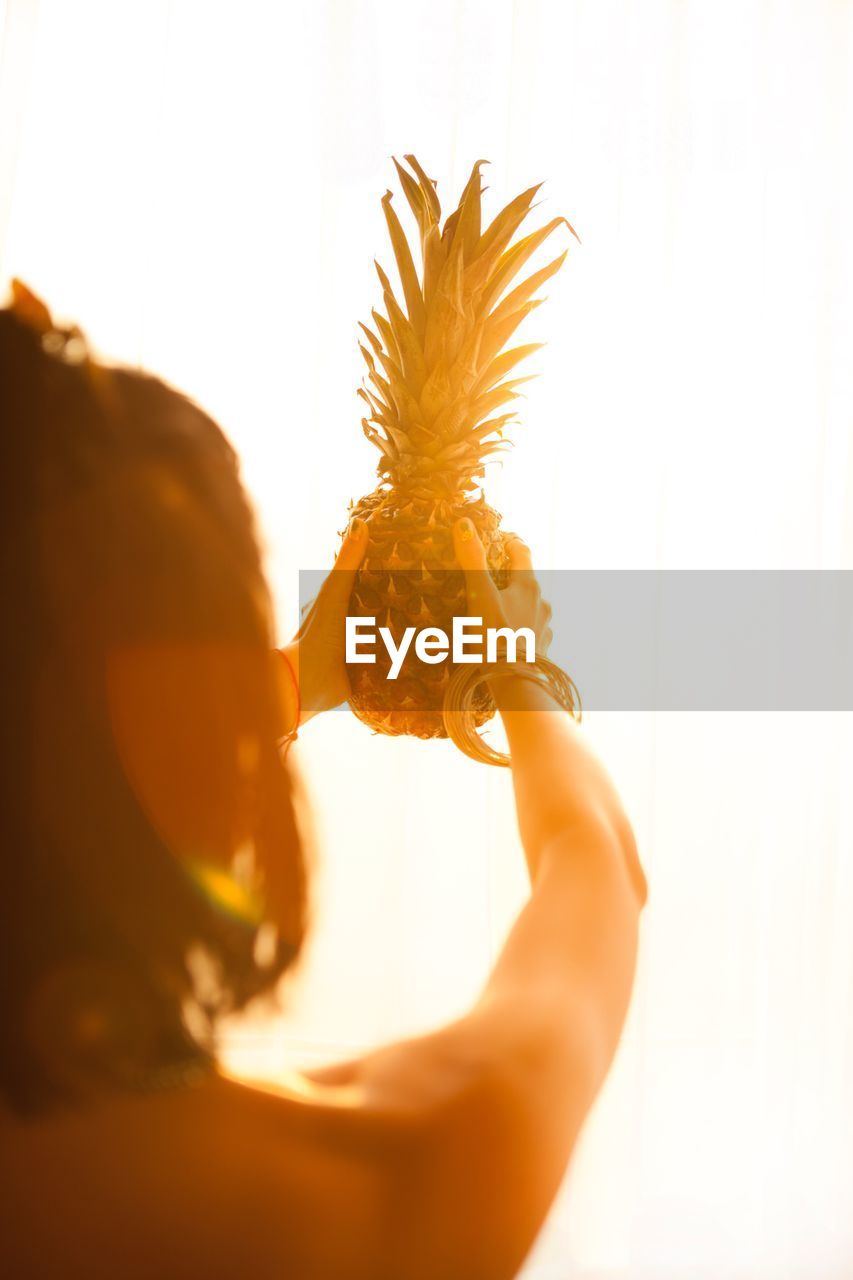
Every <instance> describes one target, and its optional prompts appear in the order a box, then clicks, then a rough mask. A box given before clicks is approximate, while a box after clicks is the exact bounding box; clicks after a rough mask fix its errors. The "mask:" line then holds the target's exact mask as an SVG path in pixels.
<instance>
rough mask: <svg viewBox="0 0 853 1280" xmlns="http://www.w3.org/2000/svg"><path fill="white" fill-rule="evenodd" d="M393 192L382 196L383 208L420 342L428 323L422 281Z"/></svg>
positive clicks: (409, 312)
mask: <svg viewBox="0 0 853 1280" xmlns="http://www.w3.org/2000/svg"><path fill="white" fill-rule="evenodd" d="M391 199H392V192H390V191H386V192H385V195H384V196H383V197H382V209H383V211H384V213H385V221H386V223H387V225H388V234H389V236H390V237H391V247H392V248H393V250H394V257H395V259H396V262H397V270H398V271H399V273H400V283H401V284H402V286H403V297H404V298H405V299H406V311H407V313H408V319H409V323H410V324H411V326H412V329H413V330H414V332H415V335H416V337H417V339H418V343H419V344H421V343H422V342H423V337H424V326H425V323H426V320H425V316H424V299H423V294H422V293H421V282H420V280H419V279H418V273H417V271H416V270H415V264H414V261H413V260H412V251H411V249H410V248H409V242H408V240H407V239H406V237H405V236H404V234H403V228H402V227H401V226H400V220H399V218H398V217H397V214H396V213H395V211H394V209H393V208H392V206H391Z"/></svg>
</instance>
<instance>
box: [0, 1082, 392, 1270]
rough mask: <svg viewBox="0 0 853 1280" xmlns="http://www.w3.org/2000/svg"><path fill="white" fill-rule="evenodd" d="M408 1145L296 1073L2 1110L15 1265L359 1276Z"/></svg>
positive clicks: (9, 1252) (3, 1212) (5, 1219)
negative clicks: (257, 1084)
mask: <svg viewBox="0 0 853 1280" xmlns="http://www.w3.org/2000/svg"><path fill="white" fill-rule="evenodd" d="M404 1141H405V1140H404V1138H403V1137H402V1133H401V1130H400V1129H399V1127H398V1128H396V1129H395V1126H394V1125H393V1124H391V1125H389V1124H388V1122H387V1121H378V1120H377V1118H376V1117H371V1116H370V1115H369V1114H367V1113H365V1112H364V1111H363V1110H362V1109H360V1108H358V1107H352V1106H349V1105H348V1102H347V1097H346V1093H345V1091H343V1090H340V1089H334V1088H331V1089H330V1088H324V1089H312V1088H311V1087H310V1086H308V1085H307V1083H306V1085H305V1088H304V1090H302V1091H301V1090H300V1088H299V1087H298V1085H297V1084H296V1082H294V1083H293V1085H292V1086H284V1087H282V1088H275V1089H273V1088H270V1089H257V1088H251V1087H248V1086H245V1085H242V1084H240V1083H238V1082H236V1081H230V1080H227V1079H224V1078H221V1077H215V1078H213V1079H211V1080H210V1081H208V1082H207V1083H205V1084H203V1085H201V1086H199V1087H197V1088H195V1089H189V1090H186V1091H175V1092H173V1093H160V1094H155V1095H150V1096H145V1097H123V1098H112V1099H108V1100H105V1101H103V1102H102V1103H99V1104H98V1105H97V1106H95V1107H91V1108H88V1109H85V1110H77V1111H66V1112H63V1113H58V1114H56V1115H53V1116H49V1117H46V1118H44V1119H39V1120H35V1121H28V1122H24V1121H20V1120H18V1119H16V1118H15V1117H13V1116H11V1115H10V1114H9V1113H7V1112H2V1111H0V1181H2V1185H3V1188H4V1191H3V1196H2V1197H0V1239H2V1240H3V1242H4V1243H3V1246H2V1255H3V1257H4V1267H3V1270H4V1271H5V1272H6V1274H14V1275H15V1276H16V1277H20V1278H21V1280H24V1277H26V1276H30V1275H32V1276H44V1275H54V1274H56V1275H59V1274H62V1275H63V1276H65V1277H68V1280H73V1278H74V1277H76V1276H78V1275H79V1276H81V1277H82V1276H86V1277H87V1280H88V1277H91V1275H92V1267H93V1264H94V1263H96V1262H97V1263H98V1266H99V1267H100V1268H102V1269H103V1272H104V1274H107V1273H110V1274H118V1275H122V1276H124V1277H126V1278H127V1280H133V1278H134V1277H136V1276H146V1277H150V1276H152V1275H172V1274H174V1275H181V1276H182V1277H187V1280H190V1278H191V1277H194V1276H196V1275H198V1276H204V1277H206V1278H209V1277H216V1276H219V1275H223V1276H225V1275H227V1276H229V1277H233V1276H235V1275H239V1276H241V1277H245V1280H251V1277H253V1276H267V1275H273V1274H292V1275H299V1276H300V1277H301V1278H304V1280H310V1277H313V1276H318V1277H319V1276H329V1275H335V1276H340V1277H342V1278H346V1280H349V1278H350V1277H351V1278H352V1280H361V1277H362V1275H363V1274H366V1273H365V1272H364V1271H363V1270H359V1267H364V1265H370V1263H371V1260H372V1262H373V1263H374V1264H375V1262H376V1260H377V1259H378V1258H379V1254H380V1252H381V1243H382V1239H383V1236H384V1234H385V1230H386V1227H387V1219H388V1216H389V1215H392V1214H393V1206H392V1205H391V1204H390V1193H391V1189H392V1187H393V1181H394V1180H393V1179H390V1178H389V1177H388V1169H389V1166H390V1165H392V1164H393V1150H394V1145H395V1143H396V1142H404ZM377 1148H381V1149H382V1150H383V1152H384V1155H385V1157H387V1158H383V1159H376V1158H375V1157H376V1153H377ZM371 1153H372V1156H373V1158H371ZM9 1264H13V1265H11V1266H10V1265H9ZM371 1280H378V1277H377V1275H376V1272H375V1271H374V1272H373V1274H372V1275H371Z"/></svg>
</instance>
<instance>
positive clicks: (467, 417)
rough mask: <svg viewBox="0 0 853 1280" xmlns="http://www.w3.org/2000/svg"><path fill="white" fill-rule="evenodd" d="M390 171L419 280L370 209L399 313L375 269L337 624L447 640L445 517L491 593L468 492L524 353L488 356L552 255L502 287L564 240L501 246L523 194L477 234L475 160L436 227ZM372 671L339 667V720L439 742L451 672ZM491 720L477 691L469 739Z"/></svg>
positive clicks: (462, 603)
mask: <svg viewBox="0 0 853 1280" xmlns="http://www.w3.org/2000/svg"><path fill="white" fill-rule="evenodd" d="M405 159H406V161H407V162H408V165H409V169H410V170H411V172H409V171H408V170H406V169H405V168H403V166H402V165H400V164H399V163H398V162H397V161H396V160H395V161H394V163H395V165H396V168H397V173H398V175H399V177H400V182H401V184H402V187H403V192H404V194H405V197H406V199H407V201H408V203H409V206H410V208H411V210H412V213H413V214H414V216H415V220H416V222H417V226H418V230H419V234H420V244H421V262H422V269H421V272H420V275H419V274H418V272H417V270H416V268H415V265H414V259H413V257H412V253H411V249H410V247H409V244H408V241H407V239H406V236H405V234H404V232H403V229H402V227H401V225H400V222H399V220H398V218H397V215H396V213H395V211H394V209H393V207H392V203H391V201H392V193H391V192H390V191H389V192H386V194H385V196H384V198H383V200H382V207H383V210H384V213H385V218H386V222H387V224H388V231H389V235H390V238H391V244H392V248H393V251H394V257H395V260H396V263H397V269H398V273H399V277H400V283H401V286H402V298H403V301H404V304H405V305H404V306H403V305H401V303H400V302H398V300H397V298H396V297H395V296H394V292H393V289H392V286H391V283H390V281H389V279H388V276H387V275H386V274H385V272H384V270H383V269H382V267H381V266H379V264H378V263H377V264H376V269H377V273H378V275H379V280H380V284H381V286H382V291H383V301H384V306H385V314H384V315H383V314H382V313H381V312H379V311H376V310H374V311H373V313H372V315H373V322H374V327H373V328H370V327H368V326H367V325H362V326H361V328H362V330H363V332H364V334H365V337H366V339H367V344H368V345H366V346H365V345H362V346H361V351H362V354H363V356H364V359H365V363H366V365H367V371H368V373H367V382H366V383H365V384H364V385H363V386H362V388H361V389H360V390H359V395H360V396H361V398H362V400H363V401H364V403H365V405H366V406H367V408H368V411H369V412H368V414H367V416H366V417H365V418H363V419H362V427H363V430H364V433H365V435H366V436H367V438H368V439H369V440H370V441H371V443H372V444H374V445H375V446H376V447H377V448H378V449H379V452H380V460H379V463H378V466H377V472H378V474H379V477H380V484H379V486H378V487H377V488H376V489H375V490H374V491H373V492H372V493H370V494H368V495H367V496H366V497H364V498H361V499H360V500H359V501H358V502H356V503H354V504H353V505H352V506H351V508H350V516H351V517H354V516H358V517H360V518H361V519H362V520H364V521H365V522H366V523H367V527H368V533H369V539H368V546H367V551H366V555H365V559H364V561H363V563H362V567H361V569H360V570H359V572H358V574H357V575H356V580H355V585H354V588H353V593H352V599H351V603H350V613H351V614H353V615H361V616H365V617H375V618H376V619H377V624H378V625H380V626H389V627H391V630H392V632H393V633H394V636H395V639H396V640H398V639H399V637H400V635H401V634H402V632H403V630H404V629H405V627H407V626H414V627H416V628H418V629H421V628H424V627H439V628H441V629H442V630H444V631H447V632H449V631H450V630H451V629H452V620H453V617H454V616H456V615H459V614H466V613H467V603H466V597H465V582H464V578H463V576H462V573H461V570H460V569H459V567H458V564H457V562H456V557H455V554H454V550H453V534H452V529H453V524H454V522H455V521H456V520H458V519H459V518H460V517H461V516H463V515H464V516H467V517H468V518H469V519H470V520H471V521H472V523H473V524H474V527H475V528H476V530H477V532H478V534H479V536H480V539H481V541H482V543H483V546H484V548H485V551H486V557H487V562H488V565H489V569H490V571H491V573H492V577H493V578H494V579H495V581H496V583H497V585H498V586H499V587H500V586H503V585H504V583H505V579H506V563H507V556H506V549H505V543H506V535H505V534H503V533H502V532H501V529H500V516H499V515H498V513H497V512H496V511H494V510H493V509H492V508H491V507H489V506H488V505H487V503H486V502H485V499H484V498H483V496H482V492H481V482H482V479H483V475H484V464H485V462H486V460H487V459H488V458H489V457H491V456H493V455H494V454H496V453H498V452H499V451H500V450H502V449H503V448H504V447H505V444H506V442H505V441H504V439H503V434H504V430H505V428H506V426H507V424H508V423H509V422H510V421H511V420H512V419H513V417H514V414H513V413H512V412H511V411H510V412H498V411H499V410H501V409H504V408H505V406H507V405H511V404H512V403H513V402H514V401H516V400H517V399H518V398H519V392H518V387H519V385H520V383H522V382H524V381H526V379H524V378H510V377H509V375H510V374H511V373H512V372H513V370H514V369H515V368H516V366H517V365H518V364H519V363H520V362H521V361H522V360H523V359H524V358H525V357H526V356H527V355H530V354H532V353H533V352H534V351H536V350H538V345H539V344H527V345H522V346H517V347H514V348H512V349H511V350H509V351H505V350H504V347H505V346H506V343H507V342H508V341H509V339H510V337H511V336H512V334H513V333H514V332H515V330H516V328H517V327H518V325H519V324H520V323H521V322H522V321H523V320H524V319H525V317H526V316H527V315H528V314H529V313H530V311H531V310H533V308H534V307H536V306H538V305H539V301H541V299H536V298H533V294H534V293H535V292H536V291H537V289H538V288H539V286H540V285H541V284H544V282H545V281H546V280H547V279H549V278H550V277H551V276H552V275H554V274H555V273H556V272H557V271H558V270H559V268H560V267H561V266H562V263H563V260H564V259H565V256H566V254H565V252H564V253H562V254H561V255H560V256H559V257H558V258H555V259H554V260H553V261H552V262H550V263H548V264H547V266H545V267H543V268H541V269H540V270H538V271H535V272H533V273H532V274H531V275H530V276H529V277H528V278H527V279H526V280H524V281H523V282H522V283H521V284H519V285H516V286H515V287H513V288H512V289H511V290H510V291H509V292H507V289H508V288H509V286H510V284H511V282H512V280H513V279H514V277H515V276H516V275H517V273H518V272H519V271H520V270H521V268H522V267H523V266H524V264H525V263H526V262H527V260H528V259H529V258H530V257H531V255H532V254H533V253H534V252H535V251H536V249H538V248H539V246H540V245H541V244H542V243H544V241H545V240H546V239H547V238H548V236H549V235H550V234H551V232H552V231H554V230H555V229H556V228H557V227H558V226H560V225H565V226H566V227H567V228H568V229H569V231H571V233H572V234H573V235H574V234H575V232H574V230H573V228H572V227H571V225H570V224H569V223H568V222H567V221H566V219H565V218H554V219H552V220H551V221H550V222H549V223H547V224H546V225H545V226H544V227H542V228H540V229H539V230H538V231H534V232H533V233H532V234H530V235H527V236H525V237H524V238H523V239H521V240H518V241H517V242H515V243H513V238H514V236H515V233H516V231H517V230H518V228H519V226H520V225H521V223H522V222H523V220H524V218H525V217H526V215H527V214H528V213H529V211H530V208H531V205H532V202H533V199H534V197H535V195H536V193H537V191H538V190H539V188H538V187H531V188H529V189H528V190H527V191H525V192H522V194H521V195H520V196H517V197H516V198H515V199H514V200H512V201H510V203H509V204H508V205H507V206H506V208H505V209H503V210H502V211H501V212H500V213H499V214H498V215H497V217H496V218H495V219H494V221H493V222H492V223H491V224H490V225H489V226H488V227H487V228H485V230H482V229H481V219H480V213H481V209H480V196H481V180H480V166H481V165H482V164H484V163H485V162H484V161H482V160H480V161H477V163H476V164H475V165H474V168H473V170H472V172H471V177H470V178H469V180H468V183H467V185H466V187H465V190H464V191H463V193H462V197H461V199H460V201H459V205H458V207H457V208H456V210H455V211H454V212H453V213H451V214H450V216H449V217H447V218H446V219H445V221H444V224H443V226H442V224H441V206H440V204H439V199H438V194H437V191H436V184H435V183H434V182H433V181H432V180H431V179H430V178H428V177H427V176H426V174H425V173H424V170H423V169H422V168H421V166H420V165H419V163H418V161H417V160H416V158H415V157H414V156H406V157H405ZM386 670H387V668H386V667H385V666H383V663H382V662H381V661H379V660H378V661H377V663H376V664H375V665H360V664H351V665H350V667H349V669H348V673H349V678H350V685H351V690H352V695H351V698H350V706H351V707H352V709H353V711H354V712H355V714H356V715H357V716H358V717H359V718H360V719H361V720H363V721H364V722H365V723H366V724H368V725H370V727H371V728H373V729H374V730H376V731H377V732H380V733H384V734H392V735H398V734H411V735H414V736H416V737H420V738H436V737H446V736H447V734H446V731H445V729H444V724H443V719H442V707H443V702H444V694H445V690H446V688H447V685H448V683H449V681H450V678H451V676H452V674H453V671H454V670H455V668H454V666H453V665H452V664H451V663H450V662H443V663H441V664H438V665H435V666H428V665H426V664H424V663H421V662H420V661H419V660H418V659H417V658H416V657H415V656H414V654H413V653H409V654H407V656H406V659H405V660H404V663H403V667H402V670H401V672H400V675H399V677H398V678H397V679H396V680H393V681H392V680H388V679H386ZM494 709H495V708H494V704H493V702H492V700H491V698H490V697H489V695H488V693H487V691H486V690H485V689H481V690H479V691H478V693H477V699H476V701H475V703H474V706H473V715H474V720H475V723H476V725H477V727H479V726H480V725H482V724H484V723H485V722H486V721H487V720H488V719H490V717H491V716H492V715H493V714H494Z"/></svg>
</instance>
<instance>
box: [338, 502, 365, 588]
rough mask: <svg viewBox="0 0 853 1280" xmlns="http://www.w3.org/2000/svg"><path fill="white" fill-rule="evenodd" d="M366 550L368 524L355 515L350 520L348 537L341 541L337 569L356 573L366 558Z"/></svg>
mask: <svg viewBox="0 0 853 1280" xmlns="http://www.w3.org/2000/svg"><path fill="white" fill-rule="evenodd" d="M366 550H367V525H366V524H365V522H364V521H363V520H360V519H359V518H358V516H354V517H353V519H352V520H350V522H349V528H348V529H347V532H346V537H345V538H344V540H343V542H342V543H341V549H340V551H339V552H338V558H337V560H336V561H335V570H336V571H337V570H343V571H344V572H345V573H353V574H354V573H355V571H356V569H357V568H358V566H359V565H360V564H361V562H362V560H363V559H364V553H365V551H366Z"/></svg>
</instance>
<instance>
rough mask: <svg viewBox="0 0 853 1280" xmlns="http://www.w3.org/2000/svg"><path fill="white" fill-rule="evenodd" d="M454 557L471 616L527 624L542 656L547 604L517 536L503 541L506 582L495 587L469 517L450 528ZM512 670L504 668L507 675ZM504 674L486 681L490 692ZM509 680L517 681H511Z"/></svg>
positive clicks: (547, 635)
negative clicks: (507, 568)
mask: <svg viewBox="0 0 853 1280" xmlns="http://www.w3.org/2000/svg"><path fill="white" fill-rule="evenodd" d="M453 541H454V546H455V549H456V558H457V560H458V561H459V563H460V565H461V566H462V570H463V572H464V574H465V586H466V591H467V596H468V610H469V613H470V614H471V616H472V617H475V618H482V619H483V626H484V627H511V628H512V630H513V631H517V630H518V629H519V627H529V628H530V629H531V631H532V632H533V634H534V635H535V637H536V652H537V654H539V655H544V654H545V653H547V651H548V646H549V645H550V643H551V640H552V638H553V637H552V635H551V627H550V622H551V606H550V605H549V604H548V602H547V600H543V599H542V593H541V591H540V590H539V583H538V582H537V581H536V575H535V574H534V572H533V563H532V561H531V559H530V550H529V548H528V547H526V546H525V544H524V543H523V542H522V541H521V539H520V538H516V537H513V536H511V537H510V538H509V540H508V542H507V554H508V555H509V581H508V583H507V585H506V586H505V587H504V588H503V590H502V591H501V590H498V588H497V587H496V586H495V583H494V579H493V578H492V575H491V574H490V572H489V568H488V564H487V561H486V552H485V549H484V547H483V544H482V542H481V541H480V539H479V537H478V535H477V531H476V529H475V528H474V526H473V524H472V523H471V521H470V520H468V519H467V518H466V519H463V520H458V521H457V522H456V524H455V525H454V528H453ZM511 675H512V669H511V668H508V669H507V676H511ZM507 683H508V681H507V679H506V678H505V677H500V678H499V679H493V680H490V681H489V686H490V688H491V691H492V693H493V694H494V692H495V686H496V685H498V684H500V685H505V684H507ZM512 683H517V682H515V681H513V682H512Z"/></svg>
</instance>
